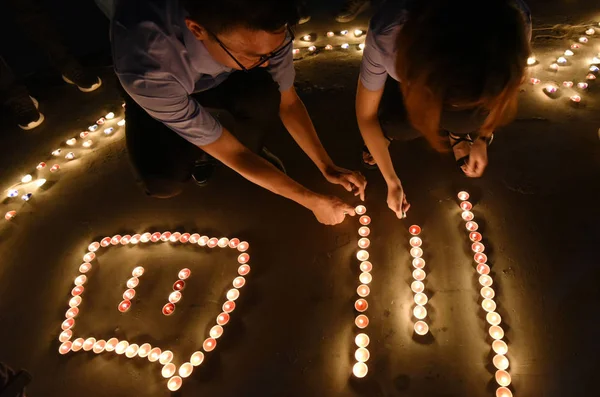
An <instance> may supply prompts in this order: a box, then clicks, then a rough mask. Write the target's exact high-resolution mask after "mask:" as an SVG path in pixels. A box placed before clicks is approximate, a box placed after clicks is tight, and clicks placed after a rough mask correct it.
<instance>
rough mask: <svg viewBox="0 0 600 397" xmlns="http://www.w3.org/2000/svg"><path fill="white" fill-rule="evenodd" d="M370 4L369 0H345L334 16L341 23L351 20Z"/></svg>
mask: <svg viewBox="0 0 600 397" xmlns="http://www.w3.org/2000/svg"><path fill="white" fill-rule="evenodd" d="M370 5H371V1H370V0H345V1H344V5H343V6H342V9H341V10H340V12H339V13H338V14H337V16H336V17H335V20H336V21H338V22H341V23H347V22H352V21H354V19H355V18H356V17H357V16H358V15H359V14H360V13H362V12H364V11H365V10H366V9H367V8H369V6H370Z"/></svg>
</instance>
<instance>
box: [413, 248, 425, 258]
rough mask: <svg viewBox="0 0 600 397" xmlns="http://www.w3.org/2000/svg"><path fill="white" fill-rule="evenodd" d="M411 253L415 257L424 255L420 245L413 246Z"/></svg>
mask: <svg viewBox="0 0 600 397" xmlns="http://www.w3.org/2000/svg"><path fill="white" fill-rule="evenodd" d="M410 255H411V256H412V257H413V258H420V257H421V256H423V250H422V249H421V248H420V247H413V248H411V250H410Z"/></svg>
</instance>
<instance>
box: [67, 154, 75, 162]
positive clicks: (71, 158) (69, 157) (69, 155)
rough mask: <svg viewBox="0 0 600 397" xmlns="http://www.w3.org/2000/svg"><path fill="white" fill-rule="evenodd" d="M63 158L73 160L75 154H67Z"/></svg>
mask: <svg viewBox="0 0 600 397" xmlns="http://www.w3.org/2000/svg"><path fill="white" fill-rule="evenodd" d="M65 158H66V159H67V160H73V159H74V158H75V153H73V152H69V153H67V155H66V156H65Z"/></svg>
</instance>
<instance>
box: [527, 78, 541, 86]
mask: <svg viewBox="0 0 600 397" xmlns="http://www.w3.org/2000/svg"><path fill="white" fill-rule="evenodd" d="M529 82H530V83H531V84H533V85H536V84H539V83H541V82H542V80H540V79H537V78H535V77H532V78H530V79H529Z"/></svg>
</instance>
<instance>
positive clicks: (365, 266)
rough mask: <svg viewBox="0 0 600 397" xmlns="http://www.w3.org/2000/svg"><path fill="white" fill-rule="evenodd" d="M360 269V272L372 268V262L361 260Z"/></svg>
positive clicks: (368, 270)
mask: <svg viewBox="0 0 600 397" xmlns="http://www.w3.org/2000/svg"><path fill="white" fill-rule="evenodd" d="M360 270H361V271H362V272H367V273H368V272H370V271H371V270H373V264H372V263H371V262H369V261H365V262H361V263H360Z"/></svg>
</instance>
